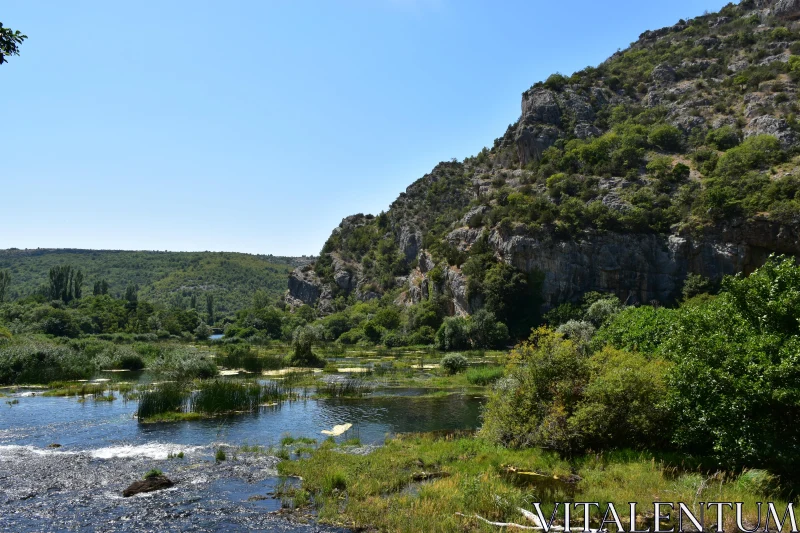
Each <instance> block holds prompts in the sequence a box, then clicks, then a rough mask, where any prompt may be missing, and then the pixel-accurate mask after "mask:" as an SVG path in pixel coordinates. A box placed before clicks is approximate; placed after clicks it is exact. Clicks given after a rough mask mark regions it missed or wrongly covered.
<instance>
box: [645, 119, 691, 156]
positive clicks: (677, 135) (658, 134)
mask: <svg viewBox="0 0 800 533" xmlns="http://www.w3.org/2000/svg"><path fill="white" fill-rule="evenodd" d="M647 140H648V142H649V143H650V144H652V145H653V146H656V147H658V148H660V149H661V150H664V151H665V152H677V151H679V150H680V148H681V142H682V141H683V134H682V133H681V130H679V129H678V128H676V127H675V126H672V125H670V124H660V125H658V126H655V127H653V128H652V129H651V130H650V133H649V135H648V136H647Z"/></svg>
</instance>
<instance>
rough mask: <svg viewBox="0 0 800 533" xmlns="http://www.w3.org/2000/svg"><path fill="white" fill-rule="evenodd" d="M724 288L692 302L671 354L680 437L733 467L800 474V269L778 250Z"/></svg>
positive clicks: (670, 340)
mask: <svg viewBox="0 0 800 533" xmlns="http://www.w3.org/2000/svg"><path fill="white" fill-rule="evenodd" d="M722 289H723V291H722V292H721V294H720V295H719V296H717V297H716V298H713V299H710V300H708V301H706V302H704V303H703V304H702V305H691V306H684V307H683V308H681V310H680V313H679V315H678V320H677V323H676V325H675V327H673V328H672V329H671V331H670V334H669V335H668V336H667V337H666V338H665V339H664V341H663V344H662V347H661V353H663V354H664V357H665V358H667V359H669V360H671V361H673V362H674V369H673V371H672V372H671V374H670V391H669V402H670V408H671V409H672V411H673V413H674V415H675V417H676V422H677V426H676V427H677V431H676V432H675V434H674V435H673V440H674V443H675V444H676V445H677V446H679V447H680V448H681V449H683V450H685V451H686V452H688V453H694V454H698V455H708V456H712V457H714V458H715V459H716V460H717V461H718V462H719V464H720V465H721V466H723V467H725V468H741V467H743V466H751V467H759V468H767V469H770V470H772V471H775V472H778V473H783V474H786V475H788V476H792V477H794V476H797V475H798V473H800V456H798V454H797V452H796V448H795V444H794V443H796V442H798V441H800V429H798V427H797V426H796V425H795V424H787V423H786V420H787V416H792V415H789V414H788V413H794V411H795V409H796V398H797V397H798V390H799V389H798V385H797V384H798V370H797V369H798V368H800V366H799V365H798V362H799V361H798V357H800V356H799V355H798V354H800V267H798V266H797V265H796V264H795V261H794V259H778V258H771V259H770V260H769V261H768V262H767V263H766V264H765V265H764V266H762V267H761V268H759V269H758V270H756V271H755V272H753V273H752V274H751V275H750V276H749V277H747V278H745V277H742V276H737V277H735V278H725V279H724V280H723V283H722Z"/></svg>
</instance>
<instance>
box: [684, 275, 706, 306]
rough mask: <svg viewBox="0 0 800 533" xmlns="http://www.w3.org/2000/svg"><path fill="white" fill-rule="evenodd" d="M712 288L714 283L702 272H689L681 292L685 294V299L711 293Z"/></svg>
mask: <svg viewBox="0 0 800 533" xmlns="http://www.w3.org/2000/svg"><path fill="white" fill-rule="evenodd" d="M712 289H713V285H712V284H711V280H710V279H708V278H706V277H704V276H701V275H700V274H689V275H687V276H686V280H685V281H684V282H683V289H681V293H682V294H683V299H684V300H688V299H689V298H694V297H695V296H697V295H698V294H704V293H709V292H711V290H712Z"/></svg>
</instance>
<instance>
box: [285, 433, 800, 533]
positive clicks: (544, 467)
mask: <svg viewBox="0 0 800 533" xmlns="http://www.w3.org/2000/svg"><path fill="white" fill-rule="evenodd" d="M278 468H279V471H280V473H281V474H283V475H287V476H299V477H301V478H302V480H303V481H302V485H301V486H300V487H299V488H290V489H287V494H286V495H285V496H287V497H294V498H296V499H295V501H296V502H298V501H299V502H309V503H308V505H309V506H311V507H313V508H315V509H316V510H317V511H318V513H319V518H320V520H322V521H323V522H326V523H330V524H338V525H342V526H348V527H353V528H368V529H373V528H374V529H377V530H380V531H396V532H403V531H408V532H412V531H431V532H450V531H484V530H485V531H497V528H495V527H491V526H487V525H485V524H483V523H482V522H481V521H480V520H479V519H478V518H476V517H475V515H479V516H480V517H483V518H485V519H487V520H492V521H499V522H515V523H518V524H526V525H531V524H530V522H526V519H525V517H524V516H523V515H522V514H521V513H520V512H519V511H518V508H523V509H530V510H532V503H533V502H542V503H543V510H544V511H545V514H546V516H548V517H549V516H550V512H551V511H552V509H553V502H559V501H560V502H563V501H581V502H599V503H600V505H601V508H602V509H605V506H606V504H607V503H608V502H612V503H614V505H615V506H616V508H617V509H618V510H620V509H622V510H627V508H628V502H634V501H638V502H640V504H641V506H640V509H641V513H640V514H641V515H642V516H641V518H642V520H641V521H640V522H639V525H640V526H643V527H645V528H646V527H647V523H646V518H645V515H646V512H647V508H648V507H649V509H650V511H651V512H652V504H651V502H653V501H662V502H673V503H676V505H677V502H684V503H685V504H687V505H689V507H690V508H692V509H693V510H694V511H695V512H697V513H699V508H698V506H697V502H700V501H729V502H734V501H738V502H744V509H745V517H746V520H748V521H749V522H750V523H753V524H754V523H755V522H756V513H755V511H756V507H755V502H758V501H767V499H766V498H770V496H771V495H774V494H775V493H776V491H777V490H778V485H777V481H776V479H775V478H774V477H771V476H769V475H768V474H766V473H763V472H760V471H750V472H746V473H745V474H742V475H729V474H726V473H723V472H717V473H700V472H698V471H693V470H683V469H680V468H677V467H675V466H671V465H670V464H668V463H667V462H662V461H661V460H659V459H658V458H656V457H654V456H652V455H649V454H647V453H633V452H616V453H610V454H599V455H594V454H592V455H588V456H585V457H582V458H579V459H577V460H573V461H565V460H563V459H560V458H559V457H558V456H557V455H555V454H552V453H548V452H544V451H542V450H540V449H534V448H531V449H526V450H509V449H506V448H503V447H501V446H497V445H494V444H491V443H489V442H487V441H485V440H482V439H480V438H472V437H466V438H455V439H442V438H435V437H434V436H432V435H414V436H406V437H402V438H398V439H394V440H391V441H388V442H387V443H386V445H385V446H384V447H381V448H379V449H377V450H375V451H373V452H372V453H370V454H368V455H354V454H347V453H344V451H343V449H342V448H340V447H337V446H335V445H334V444H332V443H330V442H325V443H323V444H322V445H321V446H320V447H319V448H317V449H315V450H314V451H313V452H311V454H310V457H307V458H303V459H300V460H296V461H288V460H285V461H283V462H281V463H280V464H279V467H278ZM778 499H779V498H778ZM769 501H776V504H778V502H777V500H776V499H772V498H771V499H770V500H769ZM780 505H783V509H784V510H785V508H786V507H785V504H784V503H780ZM457 513H461V514H463V515H466V516H460V515H459V514H457ZM728 514H730V517H727V515H728ZM561 516H563V514H562V515H561ZM581 516H582V515H581ZM698 516H699V514H698ZM707 516H709V517H710V516H711V514H710V513H707ZM595 518H596V519H597V520H599V517H595ZM626 520H627V512H626V513H625V517H624V518H623V523H624V522H625V521H626ZM707 521H710V518H708V519H707ZM573 525H574V524H573ZM707 525H710V522H709V524H707ZM725 526H726V529H730V530H733V529H734V528H735V515H734V514H733V513H726V524H725ZM593 527H597V525H596V524H595V525H594V526H593Z"/></svg>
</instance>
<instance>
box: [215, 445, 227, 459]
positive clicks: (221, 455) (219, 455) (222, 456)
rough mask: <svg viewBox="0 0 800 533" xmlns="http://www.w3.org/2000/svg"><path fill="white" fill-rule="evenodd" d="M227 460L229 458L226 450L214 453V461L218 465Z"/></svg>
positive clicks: (218, 450)
mask: <svg viewBox="0 0 800 533" xmlns="http://www.w3.org/2000/svg"><path fill="white" fill-rule="evenodd" d="M227 458H228V456H227V455H225V450H223V449H222V448H217V451H216V452H215V453H214V460H216V461H217V462H218V463H221V462H222V461H225V460H226V459H227Z"/></svg>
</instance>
